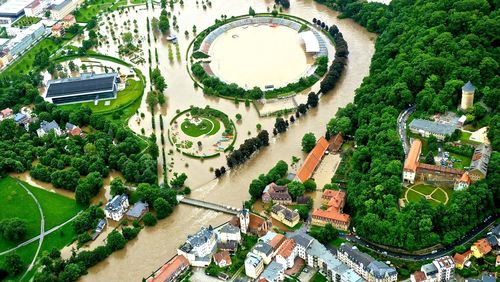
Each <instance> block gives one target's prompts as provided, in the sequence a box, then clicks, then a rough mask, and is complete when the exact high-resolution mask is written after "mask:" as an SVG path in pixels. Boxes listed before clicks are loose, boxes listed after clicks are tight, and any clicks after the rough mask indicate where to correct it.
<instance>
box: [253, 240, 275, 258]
mask: <svg viewBox="0 0 500 282" xmlns="http://www.w3.org/2000/svg"><path fill="white" fill-rule="evenodd" d="M253 249H254V250H256V251H258V252H260V253H263V254H265V255H266V256H269V255H270V254H272V253H273V247H271V246H270V245H269V244H267V243H264V242H259V243H257V245H255V246H254V247H253Z"/></svg>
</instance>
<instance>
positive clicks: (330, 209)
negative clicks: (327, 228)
mask: <svg viewBox="0 0 500 282" xmlns="http://www.w3.org/2000/svg"><path fill="white" fill-rule="evenodd" d="M345 197H346V194H345V192H344V191H340V190H330V189H325V191H323V195H322V197H321V199H322V200H323V204H325V205H326V206H327V209H326V210H323V209H320V208H318V209H316V210H314V211H313V213H312V215H311V218H312V222H311V223H312V224H313V225H319V226H324V225H326V224H328V223H329V224H331V225H332V226H333V227H335V228H336V229H339V230H344V231H346V230H347V229H348V228H349V224H350V221H351V218H350V216H349V215H348V214H345V213H343V212H342V210H343V208H344V205H345Z"/></svg>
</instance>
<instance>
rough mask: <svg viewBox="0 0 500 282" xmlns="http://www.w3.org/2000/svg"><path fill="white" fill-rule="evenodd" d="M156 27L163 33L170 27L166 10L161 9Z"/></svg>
mask: <svg viewBox="0 0 500 282" xmlns="http://www.w3.org/2000/svg"><path fill="white" fill-rule="evenodd" d="M158 28H159V29H160V31H161V32H162V33H163V34H165V33H167V31H168V30H169V29H170V23H169V21H168V16H167V11H166V10H162V11H161V14H160V21H159V23H158Z"/></svg>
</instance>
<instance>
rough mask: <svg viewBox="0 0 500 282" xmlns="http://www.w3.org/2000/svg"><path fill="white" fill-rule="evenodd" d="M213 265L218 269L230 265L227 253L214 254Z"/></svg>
mask: <svg viewBox="0 0 500 282" xmlns="http://www.w3.org/2000/svg"><path fill="white" fill-rule="evenodd" d="M214 263H215V264H216V265H217V266H219V267H226V266H229V265H231V263H232V261H231V257H230V256H229V252H228V251H220V252H217V253H215V254H214Z"/></svg>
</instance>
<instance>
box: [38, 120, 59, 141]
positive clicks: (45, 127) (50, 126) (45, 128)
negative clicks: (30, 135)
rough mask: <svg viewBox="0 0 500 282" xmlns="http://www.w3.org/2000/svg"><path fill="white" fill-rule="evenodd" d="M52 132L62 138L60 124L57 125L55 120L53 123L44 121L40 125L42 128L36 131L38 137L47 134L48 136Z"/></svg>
mask: <svg viewBox="0 0 500 282" xmlns="http://www.w3.org/2000/svg"><path fill="white" fill-rule="evenodd" d="M50 131H54V133H55V134H56V135H57V136H61V134H62V132H61V128H60V127H59V124H57V122H56V121H54V120H53V121H51V122H48V121H45V120H43V121H42V122H41V123H40V128H39V129H37V130H36V134H37V135H38V137H43V136H44V135H45V134H48V133H49V132H50Z"/></svg>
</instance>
